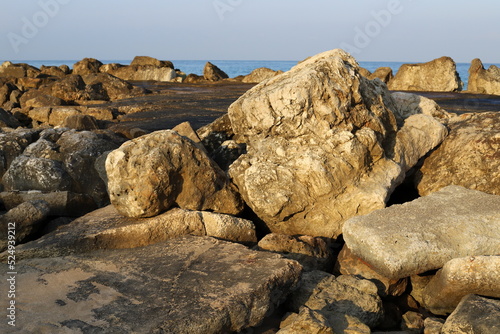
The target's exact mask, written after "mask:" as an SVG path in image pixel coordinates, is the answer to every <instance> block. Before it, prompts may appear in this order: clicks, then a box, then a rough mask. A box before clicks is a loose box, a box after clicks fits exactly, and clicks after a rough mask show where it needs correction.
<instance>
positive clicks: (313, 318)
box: [276, 307, 370, 334]
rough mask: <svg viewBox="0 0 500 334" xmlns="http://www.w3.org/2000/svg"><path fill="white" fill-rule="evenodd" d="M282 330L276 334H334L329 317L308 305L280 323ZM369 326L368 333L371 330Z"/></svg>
mask: <svg viewBox="0 0 500 334" xmlns="http://www.w3.org/2000/svg"><path fill="white" fill-rule="evenodd" d="M280 328H281V329H280V330H279V331H278V332H277V333H276V334H297V333H308V334H334V333H335V332H334V331H333V328H332V327H331V325H330V322H329V321H328V319H327V318H326V317H325V316H324V315H323V314H321V313H320V312H318V311H314V310H311V309H310V308H308V307H303V308H301V309H300V312H299V313H298V314H296V313H292V314H291V315H290V316H288V317H287V318H286V319H285V320H283V321H282V323H281V324H280ZM369 330H370V329H369V328H368V333H370V332H369Z"/></svg>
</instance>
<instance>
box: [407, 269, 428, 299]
mask: <svg viewBox="0 0 500 334" xmlns="http://www.w3.org/2000/svg"><path fill="white" fill-rule="evenodd" d="M433 277H434V274H433V272H432V271H431V272H429V273H425V274H422V275H413V276H411V277H410V281H411V292H410V295H411V297H412V298H413V299H415V300H416V301H417V302H418V303H419V304H420V305H423V304H424V289H425V287H426V286H427V284H429V282H430V281H431V279H432V278H433Z"/></svg>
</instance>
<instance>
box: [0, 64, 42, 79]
mask: <svg viewBox="0 0 500 334" xmlns="http://www.w3.org/2000/svg"><path fill="white" fill-rule="evenodd" d="M38 74H40V70H39V69H37V68H36V67H33V66H30V65H28V64H13V63H12V62H10V61H5V62H3V63H2V65H0V77H7V78H9V77H10V78H24V77H30V78H35V77H36V76H38Z"/></svg>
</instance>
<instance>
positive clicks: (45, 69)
mask: <svg viewBox="0 0 500 334" xmlns="http://www.w3.org/2000/svg"><path fill="white" fill-rule="evenodd" d="M40 73H41V74H45V75H49V76H53V77H59V78H62V77H63V76H65V75H66V74H68V73H66V72H65V71H64V70H63V69H61V68H60V67H57V66H45V65H42V66H41V67H40Z"/></svg>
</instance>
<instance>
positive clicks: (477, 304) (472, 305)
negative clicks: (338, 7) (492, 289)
mask: <svg viewBox="0 0 500 334" xmlns="http://www.w3.org/2000/svg"><path fill="white" fill-rule="evenodd" d="M499 316H500V300H497V299H489V298H484V297H481V296H476V295H467V296H465V297H464V298H463V299H462V301H461V302H460V304H459V305H458V306H457V308H456V309H455V311H454V312H453V313H452V314H451V315H450V316H449V317H448V319H447V320H446V322H445V324H444V325H443V327H442V329H441V333H442V334H459V333H497V332H499V331H500V323H499V322H498V318H499Z"/></svg>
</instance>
